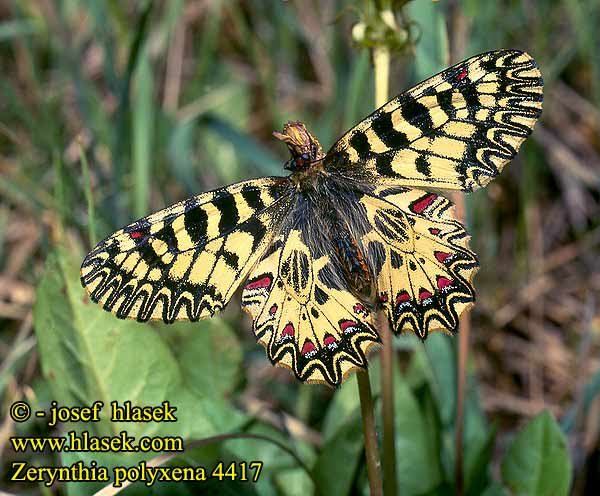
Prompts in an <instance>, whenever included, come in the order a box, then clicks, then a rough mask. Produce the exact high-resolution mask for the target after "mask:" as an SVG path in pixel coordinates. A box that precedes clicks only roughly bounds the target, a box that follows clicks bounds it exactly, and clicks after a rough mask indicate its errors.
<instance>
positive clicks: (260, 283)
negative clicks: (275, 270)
mask: <svg viewBox="0 0 600 496" xmlns="http://www.w3.org/2000/svg"><path fill="white" fill-rule="evenodd" d="M269 286H271V278H270V277H269V276H263V277H261V278H259V279H255V280H254V281H250V282H249V283H248V284H246V286H245V289H262V288H268V287H269Z"/></svg>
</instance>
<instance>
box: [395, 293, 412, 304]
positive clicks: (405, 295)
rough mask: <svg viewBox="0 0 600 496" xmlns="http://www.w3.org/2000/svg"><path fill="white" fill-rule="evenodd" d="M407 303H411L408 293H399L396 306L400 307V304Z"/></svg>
mask: <svg viewBox="0 0 600 496" xmlns="http://www.w3.org/2000/svg"><path fill="white" fill-rule="evenodd" d="M405 301H410V295H409V294H408V292H407V291H401V292H400V293H398V296H397V297H396V305H399V304H400V303H404V302H405Z"/></svg>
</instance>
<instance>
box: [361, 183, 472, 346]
mask: <svg viewBox="0 0 600 496" xmlns="http://www.w3.org/2000/svg"><path fill="white" fill-rule="evenodd" d="M360 201H361V203H362V205H363V206H364V208H365V211H366V214H367V217H368V219H369V221H370V224H371V225H372V226H373V229H372V230H370V231H369V232H367V233H366V234H364V235H363V237H362V240H361V241H362V244H363V246H364V247H365V248H366V253H367V254H368V256H369V257H370V259H371V266H372V267H374V268H375V270H376V272H377V273H376V274H375V277H376V280H377V282H376V284H377V292H378V298H379V301H380V303H381V304H382V305H383V307H384V309H385V311H386V312H387V315H388V318H389V321H390V324H391V327H392V329H393V331H394V332H396V333H400V332H402V331H412V332H414V333H415V334H417V335H418V336H419V337H420V338H421V339H425V338H426V337H427V335H428V333H429V332H430V331H435V330H444V331H447V332H455V331H456V330H457V328H458V317H459V316H460V314H461V313H462V312H463V311H464V310H465V309H466V308H468V307H469V306H470V305H471V304H472V302H473V301H474V300H475V293H474V290H473V287H472V285H471V282H472V280H473V276H474V275H475V272H476V271H477V267H478V263H477V258H476V256H475V254H474V253H473V252H471V251H470V250H469V249H468V247H467V239H468V236H467V233H466V231H465V229H464V228H463V226H462V225H461V224H460V223H459V222H458V221H457V220H455V218H454V216H453V214H452V208H451V203H450V201H449V200H447V199H446V198H444V197H442V196H438V195H436V194H434V193H427V192H425V191H422V190H418V189H411V188H387V189H385V188H381V189H379V190H378V191H376V192H375V193H374V194H373V196H370V195H365V196H364V197H363V198H362V199H361V200H360Z"/></svg>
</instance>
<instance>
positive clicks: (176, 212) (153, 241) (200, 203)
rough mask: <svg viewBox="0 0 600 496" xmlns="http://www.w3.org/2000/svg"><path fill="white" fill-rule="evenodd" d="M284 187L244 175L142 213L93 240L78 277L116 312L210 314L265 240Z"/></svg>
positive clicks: (166, 316)
mask: <svg viewBox="0 0 600 496" xmlns="http://www.w3.org/2000/svg"><path fill="white" fill-rule="evenodd" d="M288 187H289V182H288V180H287V179H285V178H278V177H271V178H269V177H267V178H261V179H254V180H250V181H243V182H240V183H236V184H233V185H230V186H227V187H225V188H220V189H217V190H214V191H211V192H208V193H203V194H201V195H199V196H196V197H193V198H190V199H188V200H185V201H182V202H180V203H177V204H175V205H172V206H170V207H168V208H165V209H164V210H161V211H159V212H156V213H154V214H152V215H149V216H147V217H144V218H143V219H140V220H138V221H136V222H134V223H132V224H130V225H128V226H127V227H124V228H123V229H120V230H119V231H117V232H115V233H114V234H112V235H111V236H109V237H108V238H106V239H105V240H103V241H101V242H100V243H98V245H97V246H96V247H95V248H94V249H93V250H92V251H91V252H90V253H89V254H88V255H87V256H86V257H85V259H84V261H83V264H82V266H81V283H82V284H83V286H84V287H85V289H86V290H87V292H88V293H89V295H90V298H91V299H92V300H93V301H95V302H97V303H100V304H101V305H102V306H103V307H104V309H105V310H109V311H111V312H112V313H114V314H115V315H116V316H117V317H119V318H131V319H137V320H139V321H142V322H143V321H147V320H149V319H162V320H163V321H165V322H173V321H175V320H182V319H189V320H192V321H194V320H198V319H202V318H205V317H211V316H213V315H214V314H215V312H218V311H220V310H222V309H223V308H224V307H225V305H226V304H227V302H228V301H229V299H230V298H231V296H232V294H233V293H234V292H235V290H236V289H237V287H238V286H239V284H240V283H241V281H242V280H243V279H244V278H245V277H246V276H247V275H248V273H249V272H250V270H252V267H253V265H254V264H255V263H256V262H257V261H258V259H259V258H260V256H261V255H262V253H263V252H264V250H265V249H266V247H267V246H268V245H269V243H270V241H271V239H272V238H273V235H274V228H275V227H276V226H278V224H279V222H280V219H281V216H282V215H284V213H285V212H286V209H287V199H288V198H289V189H288Z"/></svg>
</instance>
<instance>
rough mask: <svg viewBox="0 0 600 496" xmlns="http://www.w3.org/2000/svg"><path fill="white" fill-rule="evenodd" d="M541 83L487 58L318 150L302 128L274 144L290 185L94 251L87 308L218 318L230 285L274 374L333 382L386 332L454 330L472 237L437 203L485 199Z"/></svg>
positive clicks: (189, 203)
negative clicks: (380, 316) (280, 148)
mask: <svg viewBox="0 0 600 496" xmlns="http://www.w3.org/2000/svg"><path fill="white" fill-rule="evenodd" d="M542 85H543V83H542V79H541V75H540V71H539V69H538V66H537V64H536V63H535V61H534V60H533V59H532V58H531V57H530V56H529V55H528V54H527V53H524V52H522V51H517V50H500V51H493V52H488V53H483V54H480V55H477V56H474V57H472V58H469V59H468V60H465V61H463V62H460V63H459V64H456V65H454V66H452V67H450V68H448V69H446V70H444V71H442V72H440V73H439V74H437V75H435V76H433V77H431V78H429V79H427V80H425V81H423V82H422V83H420V84H418V85H416V86H414V87H413V88H411V89H410V90H408V91H406V92H404V93H401V94H400V95H398V96H396V97H395V98H394V99H392V100H390V101H389V102H388V103H386V104H385V105H383V106H382V107H381V108H379V109H377V110H376V111H374V112H373V113H372V114H371V115H369V116H368V117H366V118H365V119H364V120H362V121H361V122H360V123H358V124H357V125H356V126H355V127H354V128H352V129H351V130H349V131H348V132H347V133H346V134H344V135H343V136H342V137H341V138H340V139H339V140H338V141H337V142H336V143H335V144H334V145H333V146H332V147H331V148H330V149H329V151H328V152H327V153H324V152H323V149H322V147H321V145H320V143H319V141H318V140H317V139H316V138H315V137H314V136H313V135H312V134H311V133H310V132H309V131H308V130H307V128H306V127H305V125H304V124H302V123H301V122H288V123H287V124H286V125H285V126H284V128H283V132H282V133H277V132H276V133H273V134H274V135H275V137H276V138H278V139H280V140H282V141H283V142H284V143H285V144H286V145H287V147H288V148H289V151H290V153H291V158H290V159H289V160H288V161H287V162H286V163H285V165H284V168H285V169H286V170H288V171H289V175H287V176H282V177H262V178H259V179H251V180H248V181H242V182H239V183H235V184H232V185H230V186H226V187H223V188H219V189H216V190H214V191H210V192H208V193H202V194H200V195H198V196H195V197H193V198H190V199H187V200H184V201H182V202H179V203H176V204H175V205H172V206H170V207H167V208H165V209H164V210H161V211H159V212H157V213H154V214H151V215H148V216H147V217H144V218H142V219H140V220H137V221H135V222H133V223H132V224H130V225H128V226H126V227H124V228H122V229H121V230H119V231H117V232H115V233H114V234H112V235H110V236H109V237H108V238H106V239H105V240H103V241H101V242H100V243H99V244H98V245H97V246H96V247H95V248H94V249H93V250H92V251H91V252H90V253H89V254H88V255H87V256H86V257H85V259H84V261H83V264H82V267H81V282H82V284H83V286H84V287H85V289H86V290H87V292H88V293H89V296H90V298H91V299H92V300H93V301H94V302H97V303H99V304H101V305H102V306H103V308H104V309H106V310H109V311H111V312H113V313H114V314H115V315H116V316H117V317H119V318H130V319H136V320H138V321H141V322H145V321H148V320H151V319H158V320H163V321H164V322H167V323H171V322H174V321H177V320H183V319H185V320H190V321H197V320H199V319H203V318H207V317H212V316H214V315H215V314H216V313H218V312H220V311H221V310H223V309H224V308H225V306H226V305H227V303H228V302H229V301H230V299H231V298H232V296H233V294H234V293H235V291H236V290H237V289H238V287H239V286H242V287H243V289H242V294H241V304H242V308H243V310H245V311H246V312H247V313H248V314H249V315H250V317H251V318H252V329H253V331H254V333H255V335H256V338H257V340H258V342H260V343H261V344H262V345H263V346H264V347H265V349H266V353H267V355H268V357H269V359H270V360H271V362H272V363H273V364H275V365H281V366H284V367H287V368H289V369H291V370H292V371H293V373H294V374H295V375H296V377H297V378H298V379H300V380H302V381H305V382H317V383H326V384H330V385H333V386H336V385H339V384H340V383H341V382H342V381H343V380H344V379H345V377H346V376H347V375H348V374H349V373H350V372H351V371H353V370H355V369H357V368H361V367H362V368H364V367H366V366H367V355H368V353H369V351H370V350H372V349H373V348H374V347H376V346H377V345H378V344H380V342H381V341H380V336H379V334H378V331H377V328H376V325H375V316H376V314H377V313H378V312H380V311H382V312H383V313H384V315H385V316H387V318H388V320H389V323H390V328H391V329H392V331H393V332H394V333H395V334H400V333H401V332H404V331H412V332H414V333H415V334H416V335H417V336H419V337H420V338H421V339H425V338H427V336H428V334H429V333H430V332H432V331H436V330H441V331H445V332H448V333H454V332H456V331H457V329H458V322H459V316H460V314H461V313H462V312H463V311H465V309H467V308H468V307H469V306H471V305H472V304H473V302H474V300H475V294H474V290H473V286H472V280H473V276H474V274H475V272H476V270H477V268H478V261H477V258H476V256H475V254H474V253H473V252H472V251H471V250H469V248H468V245H467V233H466V231H465V228H464V227H463V226H462V224H461V223H460V222H459V221H458V220H457V219H456V217H455V216H454V214H453V211H452V204H451V202H450V201H449V200H448V199H446V198H444V197H443V196H441V195H439V194H438V192H439V191H440V190H442V191H443V190H459V191H464V192H470V191H472V190H474V189H477V188H481V187H484V186H485V185H486V184H487V183H488V182H489V181H491V180H492V179H493V178H494V177H496V176H497V175H498V174H500V172H501V171H502V169H503V168H504V167H505V166H506V164H507V163H508V162H509V161H510V160H511V159H512V158H513V157H514V156H515V154H516V153H517V151H518V149H519V147H520V146H521V144H522V143H523V141H524V140H525V139H526V138H527V136H528V135H529V134H530V133H531V131H532V128H533V126H534V124H535V122H536V120H537V119H538V117H539V116H540V114H541V107H542V99H543V96H542Z"/></svg>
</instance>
